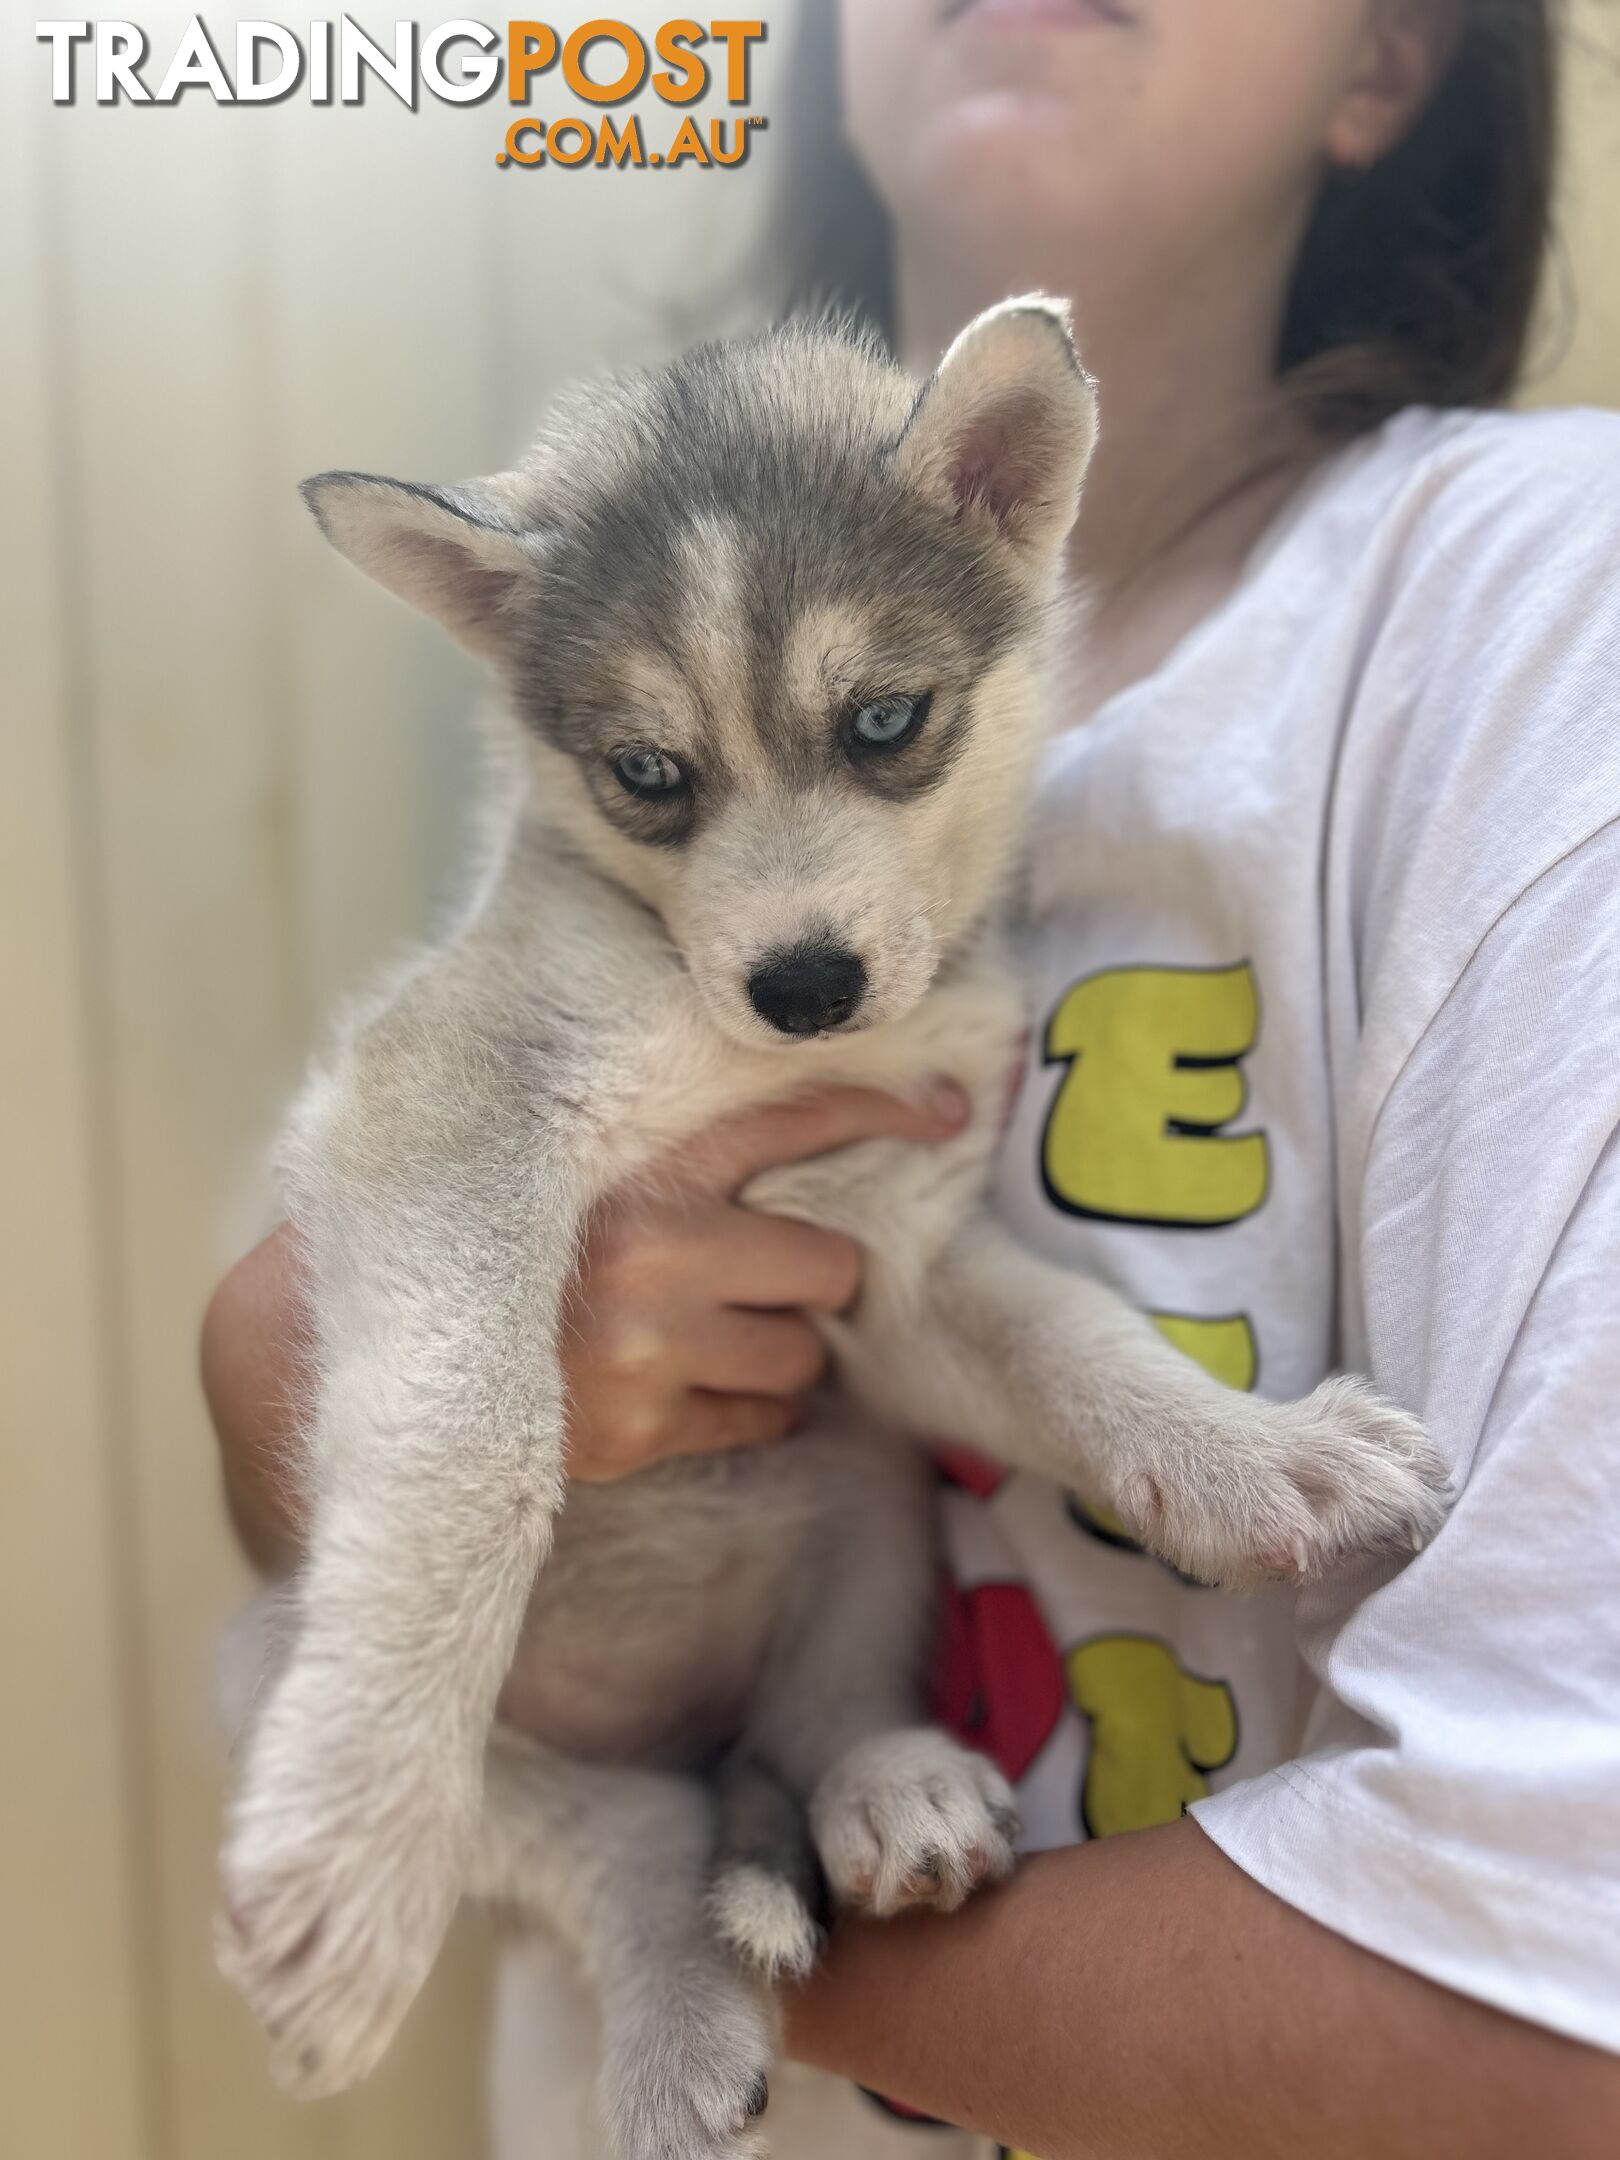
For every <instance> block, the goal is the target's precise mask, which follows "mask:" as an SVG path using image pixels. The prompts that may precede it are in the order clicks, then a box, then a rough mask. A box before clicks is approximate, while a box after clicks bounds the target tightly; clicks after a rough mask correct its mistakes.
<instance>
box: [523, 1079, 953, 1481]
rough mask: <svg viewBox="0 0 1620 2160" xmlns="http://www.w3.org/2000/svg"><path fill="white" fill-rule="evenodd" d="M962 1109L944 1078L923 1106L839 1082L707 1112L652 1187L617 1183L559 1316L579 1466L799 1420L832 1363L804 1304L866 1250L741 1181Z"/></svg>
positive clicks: (777, 1433) (739, 1437)
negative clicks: (701, 1127) (782, 1210)
mask: <svg viewBox="0 0 1620 2160" xmlns="http://www.w3.org/2000/svg"><path fill="white" fill-rule="evenodd" d="M966 1118H967V1102H966V1098H965V1097H964V1096H963V1095H962V1093H961V1090H960V1089H958V1088H955V1087H952V1086H950V1085H949V1084H942V1085H941V1086H940V1087H939V1088H937V1089H936V1090H934V1091H933V1094H932V1096H931V1098H930V1100H929V1101H928V1103H927V1104H926V1105H925V1106H919V1105H917V1104H914V1103H907V1102H902V1101H900V1100H899V1099H898V1098H897V1097H895V1096H892V1095H883V1094H879V1093H877V1092H875V1091H873V1090H870V1089H866V1088H828V1089H824V1090H823V1091H822V1092H820V1093H819V1094H816V1095H809V1096H804V1097H802V1098H800V1099H799V1100H798V1101H795V1102H789V1103H781V1104H775V1105H772V1106H771V1107H770V1108H768V1109H764V1110H752V1111H749V1112H747V1113H746V1114H745V1115H744V1116H742V1117H738V1118H734V1119H730V1120H728V1121H727V1122H726V1123H724V1124H722V1125H717V1126H715V1127H713V1128H712V1130H711V1131H710V1132H708V1133H707V1134H705V1135H704V1136H703V1137H702V1138H701V1139H700V1140H699V1141H698V1142H697V1143H696V1144H695V1145H694V1146H693V1147H692V1148H691V1149H690V1150H689V1151H688V1154H687V1157H686V1160H685V1162H684V1163H683V1166H682V1169H681V1171H680V1173H679V1176H678V1180H677V1182H676V1183H675V1184H674V1185H673V1186H670V1185H663V1186H661V1187H660V1190H659V1192H658V1194H657V1195H656V1197H649V1196H648V1195H646V1194H644V1193H638V1194H634V1195H630V1194H626V1195H624V1196H622V1197H615V1196H613V1195H609V1197H608V1199H607V1200H606V1201H605V1202H604V1203H603V1204H602V1206H601V1207H599V1208H598V1210H597V1212H596V1216H595V1219H594V1221H593V1222H592V1224H591V1226H590V1230H589V1233H588V1235H587V1238H586V1243H585V1251H584V1254H583V1256H582V1259H581V1263H580V1269H579V1273H578V1275H577V1276H576V1278H575V1282H574V1287H573V1292H572V1295H571V1297H570V1298H569V1301H568V1305H567V1308H566V1311H565V1315H564V1327H565V1333H564V1337H563V1343H562V1361H563V1371H564V1374H565V1376H566V1378H567V1382H568V1396H569V1424H568V1468H569V1473H570V1475H571V1476H573V1477H577V1478H581V1479H584V1480H586V1481H587V1482H592V1483H597V1482H603V1481H607V1480H611V1479H614V1478H619V1477H625V1476H628V1475H629V1474H630V1473H631V1472H632V1471H636V1470H643V1469H646V1468H647V1467H648V1465H649V1464H652V1463H656V1462H663V1461H667V1460H668V1459H669V1458H670V1457H671V1456H677V1455H703V1454H708V1453H711V1452H712V1451H714V1450H716V1449H721V1448H733V1447H754V1446H759V1445H761V1444H763V1443H764V1442H767V1441H771V1440H780V1439H781V1438H782V1437H783V1436H784V1435H785V1434H787V1433H789V1432H790V1431H792V1429H793V1427H794V1424H795V1423H796V1421H797V1418H798V1416H799V1412H800V1404H801V1400H802V1398H803V1396H804V1394H805V1393H806V1391H807V1390H808V1389H809V1388H811V1387H813V1386H814V1385H815V1383H816V1381H817V1380H818V1379H820V1377H821V1374H822V1370H823V1368H824V1366H825V1364H826V1353H825V1351H824V1349H823V1347H822V1343H821V1339H820V1337H819V1336H818V1335H817V1333H816V1331H815V1329H814V1328H813V1327H812V1326H811V1324H810V1322H809V1320H808V1319H806V1318H805V1314H806V1313H807V1312H828V1313H836V1312H842V1311H844V1310H845V1309H846V1307H847V1306H849V1304H850V1303H851V1302H852V1301H853V1299H854V1297H855V1295H856V1292H857V1291H858V1290H859V1288H860V1280H861V1251H860V1248H859V1246H858V1245H856V1244H855V1242H854V1241H853V1240H852V1239H850V1238H847V1237H843V1236H840V1235H839V1233H838V1232H836V1231H833V1230H818V1229H814V1228H812V1227H811V1226H810V1225H809V1224H807V1223H800V1222H790V1221H787V1220H786V1219H785V1218H783V1217H781V1216H775V1215H762V1214H758V1213H756V1212H755V1211H754V1210H752V1209H751V1208H746V1207H744V1206H743V1205H742V1204H741V1203H740V1201H739V1200H738V1198H737V1195H738V1194H739V1192H741V1190H742V1189H743V1187H744V1186H745V1185H747V1183H748V1182H749V1180H750V1179H751V1178H753V1177H755V1176H757V1175H758V1174H759V1172H760V1171H762V1170H768V1169H771V1168H773V1167H775V1166H776V1165H777V1164H779V1163H791V1162H802V1161H804V1160H805V1159H806V1158H807V1157H808V1156H812V1155H829V1154H832V1153H833V1152H835V1151H836V1150H837V1149H839V1148H845V1147H851V1146H853V1145H854V1144H855V1143H856V1142H857V1141H861V1140H880V1139H882V1140H912V1141H919V1142H925V1141H939V1140H944V1139H948V1138H949V1137H950V1135H951V1134H952V1133H954V1132H958V1131H960V1130H961V1127H962V1125H963V1124H964V1123H965V1122H966Z"/></svg>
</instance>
